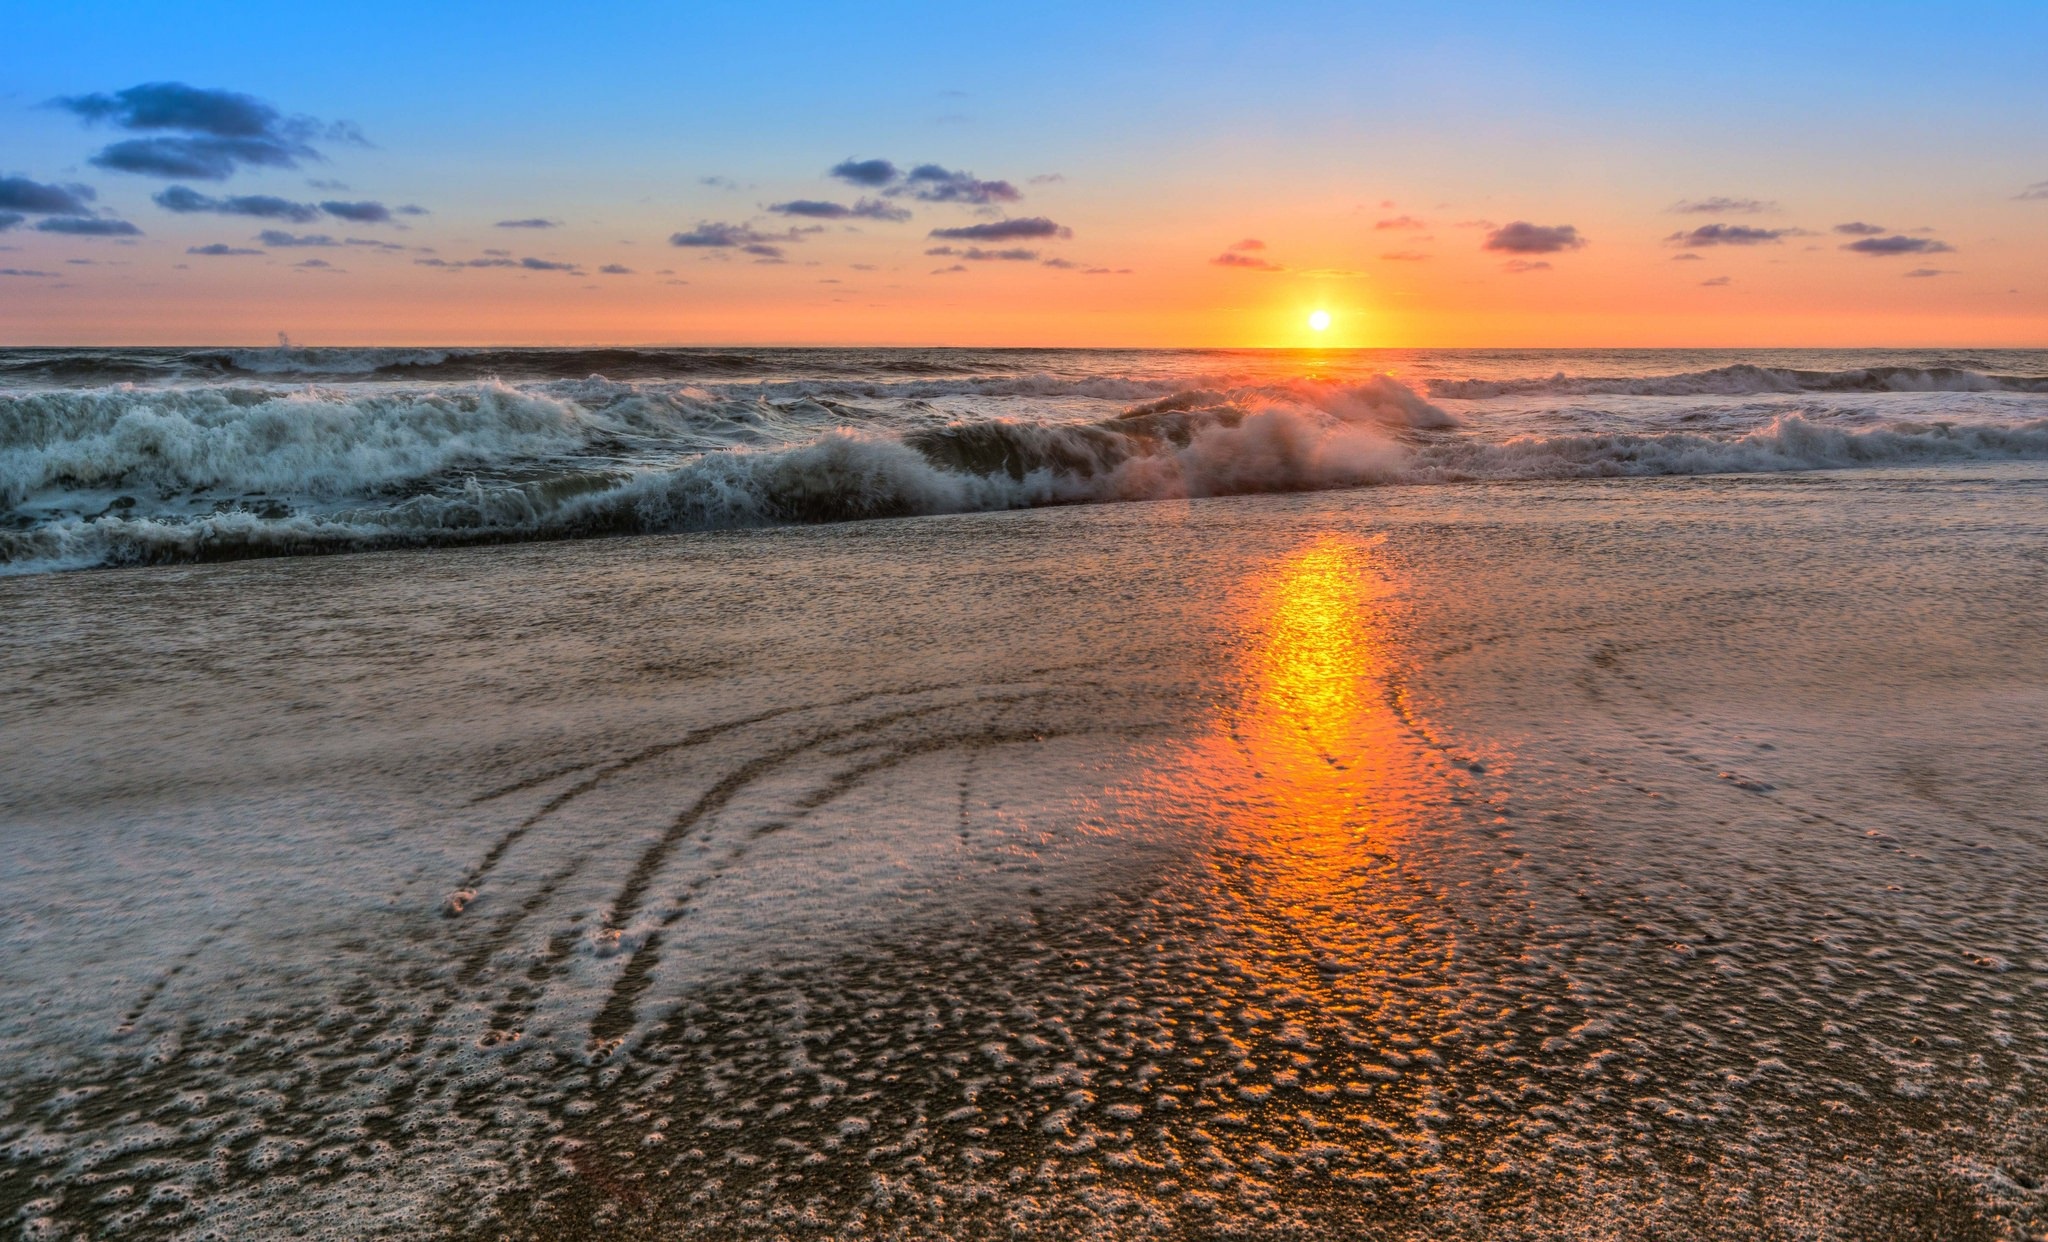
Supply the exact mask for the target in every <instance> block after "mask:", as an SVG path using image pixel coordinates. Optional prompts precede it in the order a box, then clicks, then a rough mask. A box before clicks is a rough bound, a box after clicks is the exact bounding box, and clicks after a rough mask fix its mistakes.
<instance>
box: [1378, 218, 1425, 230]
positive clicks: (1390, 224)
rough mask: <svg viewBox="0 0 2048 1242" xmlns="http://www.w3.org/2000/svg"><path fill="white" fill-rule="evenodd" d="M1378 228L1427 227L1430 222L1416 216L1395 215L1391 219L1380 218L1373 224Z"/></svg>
mask: <svg viewBox="0 0 2048 1242" xmlns="http://www.w3.org/2000/svg"><path fill="white" fill-rule="evenodd" d="M1373 227H1374V228H1376V229H1426V228H1428V227H1429V222H1428V221H1426V220H1417V219H1416V218H1415V217H1414V216H1395V217H1394V218H1393V219H1391V220H1380V221H1376V222H1375V223H1374V224H1373Z"/></svg>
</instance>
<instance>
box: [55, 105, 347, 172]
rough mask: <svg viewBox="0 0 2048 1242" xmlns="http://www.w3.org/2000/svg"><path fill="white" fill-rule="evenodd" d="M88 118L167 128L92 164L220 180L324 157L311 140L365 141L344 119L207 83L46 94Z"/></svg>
mask: <svg viewBox="0 0 2048 1242" xmlns="http://www.w3.org/2000/svg"><path fill="white" fill-rule="evenodd" d="M50 106H52V107H55V108H60V109H62V110H64V111H66V112H69V113H71V114H72V115H74V116H76V117H78V118H79V119H80V120H82V121H84V122H86V123H87V124H89V125H91V124H100V123H106V124H110V125H113V126H115V127H116V128H119V129H126V130H138V131H144V132H149V131H169V132H167V133H160V134H155V135H153V136H151V137H147V138H131V139H127V140H125V141H122V142H116V143H114V144H112V145H110V146H108V147H106V148H104V149H102V150H101V151H100V153H99V154H97V155H95V156H93V157H92V161H91V162H92V163H94V164H96V165H98V166H99V167H101V168H109V169H113V170H115V171H117V172H132V173H141V174H143V175H145V176H153V177H179V178H191V179H194V180H200V181H221V180H225V179H226V178H227V177H229V176H231V175H233V174H234V172H235V171H236V170H237V169H238V168H241V167H245V166H247V167H260V168H296V167H298V165H299V161H300V160H317V159H321V158H323V157H322V156H321V154H320V152H319V150H318V149H317V148H315V147H314V146H313V145H312V144H313V143H314V142H316V141H331V142H352V143H358V144H361V143H363V136H362V134H361V133H360V132H358V131H357V130H356V128H355V127H354V126H353V125H350V124H348V123H346V122H332V123H328V122H321V121H317V120H315V119H313V118H312V117H304V116H298V117H288V116H285V115H284V114H283V113H281V112H279V111H278V110H277V109H276V108H275V107H273V106H271V105H270V104H267V103H265V102H263V101H262V100H260V99H257V98H255V97H254V96H251V95H243V94H239V93H237V92H234V91H225V90H208V89H202V88H199V87H194V86H187V85H186V84H184V83H182V82H146V83H144V84H142V85H140V86H131V87H129V88H128V89H127V90H124V91H116V92H114V93H113V94H111V95H107V94H95V95H74V96H68V97H65V98H61V99H54V100H51V101H50Z"/></svg>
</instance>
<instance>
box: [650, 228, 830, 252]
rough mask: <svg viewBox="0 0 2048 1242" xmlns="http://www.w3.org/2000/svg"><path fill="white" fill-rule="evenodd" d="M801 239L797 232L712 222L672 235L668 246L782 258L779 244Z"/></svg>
mask: <svg viewBox="0 0 2048 1242" xmlns="http://www.w3.org/2000/svg"><path fill="white" fill-rule="evenodd" d="M800 236H801V234H800V233H799V232H798V231H797V230H795V229H791V230H790V231H789V232H787V233H763V232H761V231H760V230H758V229H756V228H754V227H753V226H752V225H748V224H727V223H725V222H724V221H719V220H712V221H704V222H700V223H699V224H698V225H697V227H696V228H693V229H690V230H689V231H687V232H683V233H671V234H669V238H668V244H669V245H671V246H682V247H685V248H689V249H698V250H728V249H731V250H742V251H745V252H746V253H748V254H753V255H760V256H762V257H764V258H770V259H779V258H781V257H782V250H781V249H780V247H778V246H777V245H776V243H777V242H792V241H796V240H798V238H799V237H800Z"/></svg>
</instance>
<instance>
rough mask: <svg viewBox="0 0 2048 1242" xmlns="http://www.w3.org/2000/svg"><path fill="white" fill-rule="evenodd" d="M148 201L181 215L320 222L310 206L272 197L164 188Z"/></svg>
mask: <svg viewBox="0 0 2048 1242" xmlns="http://www.w3.org/2000/svg"><path fill="white" fill-rule="evenodd" d="M150 201H151V202H153V203H155V204H156V205H157V206H159V207H161V208H163V209H164V210H165V211H175V212H179V213H181V214H191V213H195V212H206V213H210V214H213V215H221V216H255V217H257V218H259V219H264V220H289V221H291V222H292V223H294V224H304V223H306V222H307V221H309V220H318V219H319V218H320V209H319V208H318V207H315V206H314V205H313V204H311V203H295V202H293V201H292V200H290V199H288V198H279V197H277V196H276V195H274V194H237V195H233V196H231V197H228V198H212V197H210V196H208V195H205V194H201V193H200V192H199V191H197V190H195V189H193V188H192V187H190V186H184V185H174V186H168V187H166V188H164V189H162V190H159V191H157V192H156V193H155V194H154V195H152V196H151V198H150Z"/></svg>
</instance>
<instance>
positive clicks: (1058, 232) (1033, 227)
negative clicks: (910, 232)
mask: <svg viewBox="0 0 2048 1242" xmlns="http://www.w3.org/2000/svg"><path fill="white" fill-rule="evenodd" d="M1073 235H1074V230H1072V229H1070V228H1066V227H1064V226H1062V225H1058V224H1054V223H1053V222H1052V221H1050V220H1048V219H1046V218H1045V217H1044V216H1024V217H1022V218H1020V219H1015V220H991V221H990V222H989V223H987V224H968V225H963V226H961V227H960V228H956V229H933V230H932V231H931V232H930V234H928V236H931V237H945V238H950V239H952V240H954V241H1022V240H1025V239H1027V238H1039V237H1072V236H1073Z"/></svg>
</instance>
